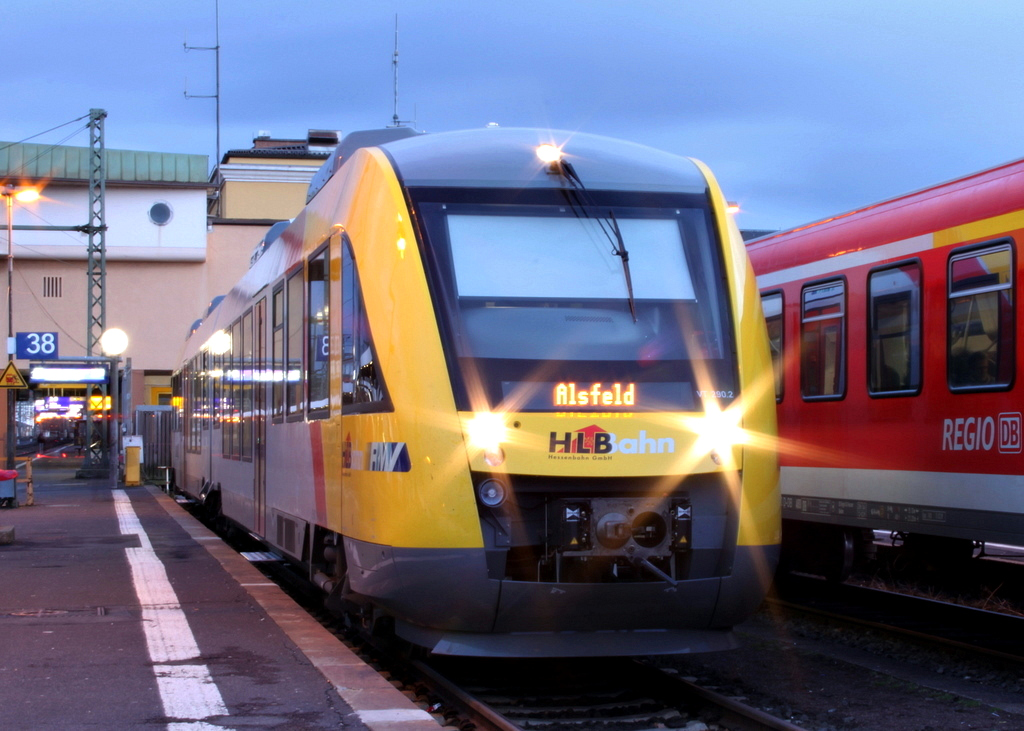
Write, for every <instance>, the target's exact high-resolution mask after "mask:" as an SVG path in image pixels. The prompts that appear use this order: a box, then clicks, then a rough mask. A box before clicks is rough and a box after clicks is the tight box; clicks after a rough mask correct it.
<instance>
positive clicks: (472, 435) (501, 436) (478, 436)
mask: <svg viewBox="0 0 1024 731" xmlns="http://www.w3.org/2000/svg"><path fill="white" fill-rule="evenodd" d="M466 432H467V434H468V436H469V444H470V446H471V447H474V448H475V449H479V450H480V451H482V452H483V453H484V461H485V462H487V464H489V465H490V466H491V467H497V466H499V465H501V464H503V463H504V462H505V450H504V449H502V444H503V443H504V442H505V440H506V439H507V436H508V429H507V428H506V427H505V420H504V419H503V418H502V417H501V416H500V415H499V414H493V413H491V412H489V411H488V412H482V413H479V414H477V415H476V416H474V417H473V418H472V419H470V420H469V422H467V423H466Z"/></svg>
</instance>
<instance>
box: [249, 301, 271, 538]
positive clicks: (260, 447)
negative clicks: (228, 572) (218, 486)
mask: <svg viewBox="0 0 1024 731" xmlns="http://www.w3.org/2000/svg"><path fill="white" fill-rule="evenodd" d="M266 308H267V298H266V297H264V298H263V299H261V300H260V301H259V302H257V303H256V306H255V307H254V308H253V335H254V337H255V338H256V342H255V343H253V345H255V347H254V348H253V359H254V361H255V362H254V363H253V367H252V374H253V379H254V384H253V385H254V388H253V404H252V414H253V424H252V426H253V435H252V438H253V450H252V463H253V495H254V497H255V500H254V501H253V502H254V506H255V510H256V515H255V516H254V522H253V525H254V526H255V529H256V531H255V532H256V534H257V535H261V536H263V535H266V534H267V530H266V528H267V525H266V522H267V511H266V503H267V470H266V464H267V447H266V437H267V386H268V384H269V383H270V380H269V379H267V378H264V377H263V374H265V373H266V370H267V333H266V329H265V324H266Z"/></svg>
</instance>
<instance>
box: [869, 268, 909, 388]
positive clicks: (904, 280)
mask: <svg viewBox="0 0 1024 731" xmlns="http://www.w3.org/2000/svg"><path fill="white" fill-rule="evenodd" d="M868 303H869V304H868V340H869V342H868V391H869V392H870V393H872V394H901V393H902V394H908V393H915V392H917V391H918V390H920V388H921V267H920V265H919V264H917V263H912V264H903V265H900V266H896V267H889V268H886V269H881V270H878V271H874V272H872V273H871V274H870V275H869V277H868Z"/></svg>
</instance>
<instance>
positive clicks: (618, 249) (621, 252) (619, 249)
mask: <svg viewBox="0 0 1024 731" xmlns="http://www.w3.org/2000/svg"><path fill="white" fill-rule="evenodd" d="M608 223H609V224H610V226H611V229H612V233H614V234H615V242H614V243H615V245H616V246H615V249H614V250H613V251H612V254H613V255H614V256H617V257H619V258H620V259H622V273H623V274H624V275H626V292H627V293H628V295H629V314H631V315H632V316H633V322H636V300H635V299H633V277H631V276H630V274H629V252H628V251H626V242H625V241H623V240H622V232H621V231H620V230H619V222H618V221H616V220H615V211H613V210H611V209H608Z"/></svg>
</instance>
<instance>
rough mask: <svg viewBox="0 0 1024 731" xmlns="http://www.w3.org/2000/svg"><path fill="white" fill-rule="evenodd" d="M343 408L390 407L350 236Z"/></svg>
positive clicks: (345, 267)
mask: <svg viewBox="0 0 1024 731" xmlns="http://www.w3.org/2000/svg"><path fill="white" fill-rule="evenodd" d="M341 256H342V259H341V351H342V352H341V404H342V406H341V408H342V411H346V412H358V411H374V410H381V409H382V408H388V403H387V392H386V390H385V388H384V381H383V379H382V378H381V375H380V372H379V370H378V368H377V358H376V351H375V349H374V347H373V339H372V337H371V335H370V323H369V320H367V318H366V308H365V306H364V305H363V292H362V287H360V285H359V273H358V271H356V267H355V261H354V260H353V258H352V250H351V245H350V243H349V241H348V238H347V237H346V238H343V239H342V246H341Z"/></svg>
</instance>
